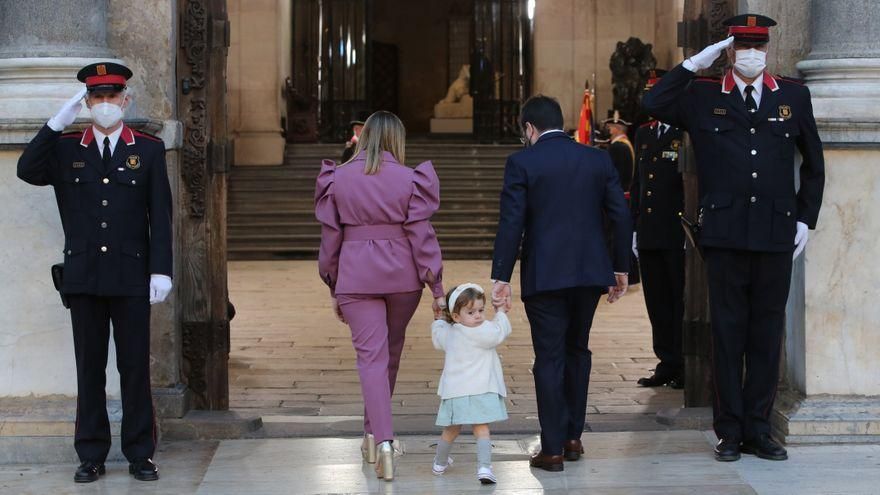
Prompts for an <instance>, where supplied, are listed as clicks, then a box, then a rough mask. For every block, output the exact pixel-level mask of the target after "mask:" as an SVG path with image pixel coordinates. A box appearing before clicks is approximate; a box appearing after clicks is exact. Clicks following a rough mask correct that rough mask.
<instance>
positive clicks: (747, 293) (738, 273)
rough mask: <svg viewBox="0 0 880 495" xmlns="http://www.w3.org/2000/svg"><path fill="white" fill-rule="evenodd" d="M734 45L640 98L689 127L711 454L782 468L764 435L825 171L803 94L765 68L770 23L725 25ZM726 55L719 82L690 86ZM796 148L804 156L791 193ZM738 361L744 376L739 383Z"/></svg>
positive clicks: (719, 46) (748, 17) (753, 20)
mask: <svg viewBox="0 0 880 495" xmlns="http://www.w3.org/2000/svg"><path fill="white" fill-rule="evenodd" d="M724 24H725V25H726V26H728V29H729V31H728V33H729V34H730V37H728V38H727V39H725V40H724V41H720V42H718V43H715V44H713V45H710V46H709V47H707V48H706V49H704V50H703V51H701V52H700V53H698V54H696V55H694V56H692V57H690V58H689V59H688V60H686V61H685V62H683V63H682V64H681V65H679V66H678V67H676V68H674V69H672V70H671V71H669V73H667V74H666V75H665V76H664V77H663V78H662V79H661V80H660V81H659V82H658V83H657V84H656V85H655V86H654V87H653V88H652V89H651V90H650V91H649V92H648V93H647V94H646V95H645V97H644V99H643V101H642V104H643V105H644V107H645V109H646V110H647V111H648V112H649V113H650V114H651V115H653V116H654V117H656V118H658V119H660V120H661V121H663V122H666V123H668V124H670V125H673V126H677V127H681V128H684V129H685V130H687V132H688V134H689V135H690V138H691V140H692V142H693V144H694V148H695V152H696V158H697V177H698V181H699V191H700V203H699V205H700V220H699V221H700V223H701V225H702V230H701V232H700V238H699V240H700V243H701V244H702V246H703V250H704V253H705V260H706V266H707V274H708V283H709V307H710V311H711V315H712V316H711V318H712V342H713V346H712V361H713V365H712V369H713V375H714V376H713V383H714V384H715V400H714V404H713V405H714V427H715V433H716V434H717V436H718V439H719V441H718V444H717V445H716V447H715V456H716V459H718V460H719V461H735V460H738V459H739V458H740V452H743V453H747V454H754V455H757V456H759V457H761V458H764V459H772V460H784V459H787V458H788V454H787V452H786V450H785V449H784V448H783V447H782V446H781V445H779V444H778V443H777V442H775V441H774V440H773V439H772V438H771V436H770V413H771V411H772V410H773V402H774V400H775V398H776V388H777V382H778V378H779V358H780V350H781V347H782V338H783V335H784V322H785V304H786V300H787V299H788V291H789V285H790V282H791V268H792V260H793V258H796V257H797V256H798V255H799V254H800V253H801V252H802V251H803V249H804V247H805V246H806V243H807V237H808V229H814V228H815V227H816V221H817V219H818V217H819V207H820V206H821V204H822V191H823V188H824V183H825V165H824V159H823V156H822V142H821V141H820V140H819V134H818V132H817V130H816V122H815V120H814V118H813V110H812V105H811V103H810V91H809V90H808V89H807V88H806V87H805V86H803V85H801V84H799V83H797V82H795V81H791V80H788V79H785V78H781V77H777V76H774V75H772V74H770V73H769V72H768V71H766V70H765V67H766V57H767V44H768V42H769V40H770V29H769V28H770V27H771V26H774V25H776V22H775V21H774V20H772V19H770V18H768V17H765V16H761V15H755V14H744V15H739V16H735V17H732V18H730V19H727V20H726V21H725V23H724ZM722 51H726V53H727V57H728V60H729V61H730V63H731V64H732V65H733V67H732V68H730V69H729V70H728V71H727V72H726V73H725V74H724V77H723V78H722V79H721V80H717V79H706V78H695V73H696V71H698V70H701V69H706V68H708V67H710V66H711V65H712V63H713V62H714V61H715V59H717V58H718V56H719V55H721V52H722ZM795 149H797V150H799V151H800V153H801V156H802V157H803V163H802V164H801V166H800V175H799V181H800V184H799V187H795V167H794V156H795ZM743 361H745V377H744V378H743Z"/></svg>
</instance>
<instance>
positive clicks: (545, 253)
mask: <svg viewBox="0 0 880 495" xmlns="http://www.w3.org/2000/svg"><path fill="white" fill-rule="evenodd" d="M562 125H563V124H562V109H561V108H560V107H559V103H558V102H557V101H556V100H555V99H553V98H550V97H547V96H541V95H538V96H534V97H532V98H530V99H529V100H528V101H526V103H525V104H524V105H523V108H522V113H521V115H520V126H521V128H522V132H523V144H525V145H526V149H524V150H522V151H519V152H517V153H514V154H513V155H510V157H508V159H507V165H506V166H505V170H504V189H503V190H502V192H501V212H500V219H499V222H498V233H497V235H496V237H495V252H494V257H493V261H492V279H493V281H494V282H495V285H494V287H493V290H492V299H493V303H495V304H496V305H499V304H505V305H507V306H509V305H510V298H511V296H512V290H511V287H510V284H509V282H510V276H511V273H512V272H513V266H514V264H515V263H516V258H517V254H518V253H519V251H520V245H522V263H521V279H522V300H523V302H524V303H525V308H526V314H527V316H528V318H529V324H530V326H531V329H532V345H533V346H534V349H535V365H534V368H533V373H534V376H535V391H536V393H537V399H538V420H539V422H540V424H541V451H540V452H539V453H537V454H535V455H534V456H532V458H531V460H530V464H531V466H532V467H537V468H541V469H545V470H547V471H562V470H563V454H564V458H565V459H567V460H577V459H579V458H580V455H581V454H582V453H583V447H582V445H581V441H580V437H581V433H582V432H583V430H584V421H585V415H586V407H587V387H588V385H589V377H590V367H591V356H590V350H589V349H588V347H587V344H588V339H589V332H590V326H591V325H592V322H593V314H594V313H595V311H596V306H597V305H598V303H599V298H600V297H601V295H602V293H604V292H606V291H607V292H608V301H609V302H614V301H616V300H617V299H619V298H620V297H621V296H622V295H623V294H624V292H626V287H627V271H628V270H629V262H630V254H629V241H630V239H631V238H632V226H631V220H630V214H629V208H628V207H627V204H626V200H625V199H624V195H623V189H621V187H620V179H619V177H618V175H617V171H616V170H615V168H614V165H613V164H612V163H611V158H610V157H609V155H608V153H607V152H606V151H603V150H599V149H597V148H591V147H588V146H584V145H581V144H578V143H576V142H574V141H572V140H571V139H570V138H569V137H568V136H567V135H566V134H565V133H564V132H563V131H562ZM606 217H607V218H608V220H609V221H610V223H611V224H612V226H613V227H612V233H613V236H614V246H615V248H614V253H613V257H614V260H613V261H612V260H611V259H610V258H609V253H608V248H607V247H606V243H605V238H604V233H603V232H604V230H603V218H606Z"/></svg>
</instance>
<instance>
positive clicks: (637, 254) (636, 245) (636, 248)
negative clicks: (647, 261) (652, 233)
mask: <svg viewBox="0 0 880 495" xmlns="http://www.w3.org/2000/svg"><path fill="white" fill-rule="evenodd" d="M637 235H638V234H636V233H635V232H633V254H634V255H636V258H638V257H639V248H638V245H639V244H638V242H636V236H637Z"/></svg>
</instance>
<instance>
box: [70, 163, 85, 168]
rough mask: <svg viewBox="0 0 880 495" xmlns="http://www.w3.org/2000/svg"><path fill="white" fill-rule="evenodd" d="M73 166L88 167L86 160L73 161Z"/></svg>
mask: <svg viewBox="0 0 880 495" xmlns="http://www.w3.org/2000/svg"><path fill="white" fill-rule="evenodd" d="M73 168H86V162H73Z"/></svg>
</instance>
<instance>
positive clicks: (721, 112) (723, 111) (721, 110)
mask: <svg viewBox="0 0 880 495" xmlns="http://www.w3.org/2000/svg"><path fill="white" fill-rule="evenodd" d="M712 113H714V114H715V115H727V109H726V108H715V109H713V110H712Z"/></svg>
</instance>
